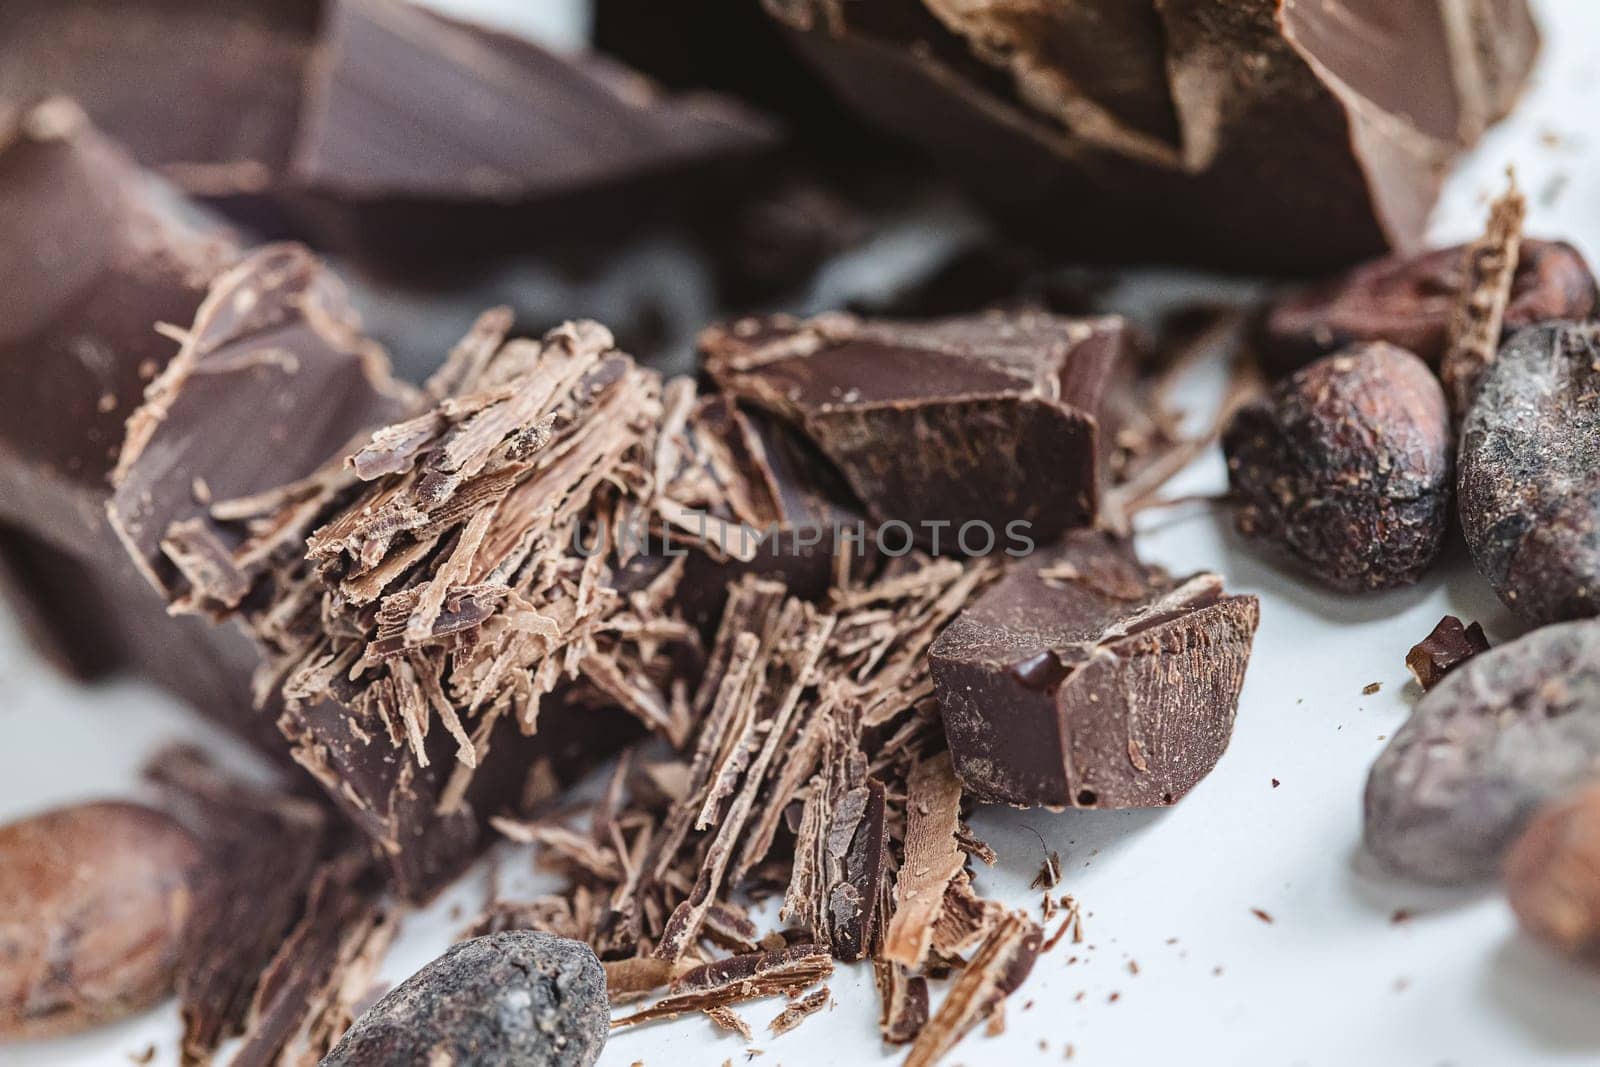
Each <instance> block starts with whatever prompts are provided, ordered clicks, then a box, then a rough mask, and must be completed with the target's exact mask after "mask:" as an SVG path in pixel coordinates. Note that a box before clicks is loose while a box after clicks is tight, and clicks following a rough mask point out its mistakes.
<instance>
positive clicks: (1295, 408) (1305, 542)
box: [1222, 342, 1454, 592]
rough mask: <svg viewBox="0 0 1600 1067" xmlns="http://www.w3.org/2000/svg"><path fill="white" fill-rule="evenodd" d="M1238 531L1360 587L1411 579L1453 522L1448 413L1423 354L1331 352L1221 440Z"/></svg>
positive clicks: (1325, 577)
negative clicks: (1234, 505)
mask: <svg viewBox="0 0 1600 1067" xmlns="http://www.w3.org/2000/svg"><path fill="white" fill-rule="evenodd" d="M1222 447H1223V451H1224V452H1226V453H1227V457H1228V481H1229V485H1230V486H1231V488H1232V492H1233V497H1234V499H1235V500H1236V502H1237V504H1238V510H1237V512H1236V514H1235V518H1236V521H1237V524H1238V527H1239V532H1240V533H1242V534H1244V535H1246V536H1247V537H1257V538H1262V539H1264V540H1270V541H1274V542H1277V543H1279V544H1281V545H1282V546H1283V547H1285V548H1286V549H1287V550H1288V551H1289V552H1290V553H1291V554H1293V556H1294V557H1295V558H1296V560H1297V561H1298V562H1299V564H1300V565H1301V566H1302V567H1303V569H1305V570H1306V571H1308V572H1309V573H1310V574H1311V575H1313V576H1314V577H1316V578H1317V579H1319V580H1321V581H1323V582H1325V583H1327V584H1328V585H1331V586H1333V587H1334V588H1336V589H1343V590H1347V591H1350V592H1358V591H1362V590H1370V589H1388V588H1392V587H1394V586H1399V585H1407V584H1410V583H1411V582H1415V581H1416V580H1417V579H1418V578H1420V577H1421V576H1422V575H1423V573H1424V572H1426V571H1427V569H1428V568H1429V567H1430V566H1432V564H1433V561H1434V560H1435V559H1436V558H1437V557H1438V555H1439V551H1440V548H1441V547H1442V546H1443V544H1444V535H1445V531H1446V529H1448V526H1449V509H1450V479H1451V470H1452V466H1453V463H1452V460H1453V458H1454V457H1453V456H1452V452H1451V435H1450V415H1449V410H1448V408H1447V407H1446V405H1445V399H1444V392H1443V390H1442V389H1441V388H1440V386H1439V381H1438V379H1437V378H1435V377H1434V376H1433V373H1432V372H1431V371H1429V370H1428V367H1427V365H1426V364H1424V363H1423V362H1422V361H1421V360H1420V359H1418V358H1417V357H1416V356H1413V355H1412V354H1411V353H1409V352H1406V351H1404V350H1402V349H1399V348H1395V347H1394V346H1393V345H1388V344H1383V343H1381V342H1376V343H1372V344H1365V345H1360V346H1357V347H1355V348H1352V349H1349V350H1347V351H1345V352H1341V353H1339V354H1337V355H1332V356H1324V357H1323V358H1322V359H1320V360H1318V361H1317V362H1315V363H1313V364H1311V366H1309V367H1306V368H1305V369H1303V370H1301V371H1299V372H1298V373H1296V374H1295V375H1294V376H1293V377H1291V378H1289V379H1288V380H1286V381H1284V382H1282V383H1281V384H1280V385H1279V386H1278V387H1277V388H1276V389H1275V390H1274V391H1273V393H1272V395H1271V396H1270V397H1269V398H1267V399H1266V400H1263V401H1260V402H1257V403H1254V404H1250V405H1248V406H1246V407H1244V408H1242V409H1240V411H1239V412H1238V413H1237V414H1236V415H1235V416H1234V418H1233V421H1232V422H1231V424H1230V425H1229V426H1228V429H1227V431H1226V432H1225V433H1224V435H1223V438H1222Z"/></svg>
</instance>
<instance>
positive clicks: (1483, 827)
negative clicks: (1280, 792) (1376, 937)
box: [1364, 621, 1600, 885]
mask: <svg viewBox="0 0 1600 1067" xmlns="http://www.w3.org/2000/svg"><path fill="white" fill-rule="evenodd" d="M1597 759H1600V623H1596V622H1591V621H1581V622H1573V623H1566V624H1562V625H1558V626H1547V627H1544V628H1543V629H1539V630H1535V631H1533V632H1532V633H1530V634H1528V635H1527V636H1526V637H1523V638H1521V639H1519V640H1517V641H1512V642H1511V643H1509V644H1505V645H1501V646H1500V647H1499V648H1496V649H1494V650H1493V651H1490V652H1485V653H1483V654H1482V655H1479V656H1474V657H1473V658H1472V659H1471V660H1469V661H1467V662H1466V663H1464V664H1462V665H1461V667H1460V668H1459V669H1458V670H1455V671H1452V672H1451V673H1450V675H1449V677H1447V678H1445V679H1444V681H1442V682H1440V683H1439V685H1438V686H1437V687H1435V688H1434V689H1433V690H1431V691H1430V692H1429V693H1428V695H1427V696H1425V697H1423V698H1422V700H1421V701H1420V702H1419V703H1418V704H1417V707H1416V710H1415V711H1413V712H1412V713H1411V717H1410V718H1409V719H1407V720H1406V723H1405V725H1404V726H1402V727H1401V728H1400V730H1399V732H1397V733H1396V734H1395V735H1394V737H1393V738H1392V739H1391V740H1390V741H1389V744H1388V746H1387V747H1385V748H1384V750H1383V752H1382V754H1381V755H1379V756H1378V759H1377V762H1376V763H1374V764H1373V765H1372V772H1371V774H1370V775H1369V776H1368V778H1367V791H1366V828H1365V832H1364V839H1365V841H1366V846H1367V849H1368V850H1369V851H1370V852H1371V853H1372V855H1373V856H1374V857H1376V858H1377V859H1378V860H1379V861H1380V862H1381V863H1382V864H1383V865H1384V866H1385V867H1387V868H1389V869H1390V870H1392V871H1394V872H1396V873H1397V874H1403V875H1406V876H1408V877H1411V878H1415V879H1417V880H1418V881H1422V882H1432V883H1439V884H1452V885H1453V884H1463V885H1464V884H1470V883H1475V882H1481V881H1485V880H1487V879H1490V878H1493V877H1494V875H1495V874H1496V872H1497V871H1498V870H1499V867H1500V859H1501V856H1502V854H1503V853H1504V852H1505V850H1506V848H1507V847H1508V846H1509V845H1510V844H1511V842H1512V841H1513V840H1514V839H1515V838H1516V835H1517V833H1518V832H1519V831H1520V830H1521V829H1522V827H1523V826H1524V825H1525V824H1526V823H1527V820H1528V819H1529V817H1531V816H1532V815H1533V813H1534V811H1535V810H1536V809H1537V808H1538V807H1539V805H1540V804H1541V803H1543V802H1544V801H1546V800H1549V799H1551V798H1552V797H1555V796H1558V795H1560V794H1561V793H1563V792H1565V791H1566V790H1567V789H1570V788H1573V787H1575V786H1577V785H1579V784H1582V783H1583V782H1585V781H1587V780H1589V779H1590V778H1592V777H1593V775H1594V768H1595V763H1596V760H1597Z"/></svg>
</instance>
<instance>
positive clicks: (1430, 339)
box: [1258, 240, 1600, 374]
mask: <svg viewBox="0 0 1600 1067" xmlns="http://www.w3.org/2000/svg"><path fill="white" fill-rule="evenodd" d="M1467 251H1468V246H1466V245H1456V246H1455V247H1452V248H1440V249H1437V250H1435V251H1432V252H1425V253H1423V254H1421V255H1417V256H1386V257H1384V258H1382V259H1378V260H1374V261H1373V262H1371V263H1363V264H1362V265H1361V266H1359V267H1356V268H1355V269H1353V270H1351V271H1350V272H1349V273H1347V274H1344V275H1342V276H1341V277H1338V278H1335V279H1333V280H1332V281H1328V282H1324V283H1322V284H1320V285H1316V286H1313V287H1312V288H1310V289H1307V290H1304V291H1302V292H1298V293H1295V294H1293V295H1291V296H1289V297H1287V298H1285V299H1284V300H1281V301H1279V302H1278V303H1277V304H1275V305H1273V307H1272V308H1271V309H1270V310H1269V311H1268V313H1267V317H1266V320H1265V322H1264V323H1263V325H1262V336H1261V340H1260V344H1259V345H1258V352H1259V354H1260V357H1261V361H1262V363H1263V364H1264V365H1265V366H1266V367H1267V369H1269V370H1271V371H1273V372H1275V373H1280V374H1287V373H1289V372H1291V371H1294V370H1298V369H1299V368H1300V367H1302V366H1304V365H1306V364H1307V363H1310V362H1312V361H1313V360H1315V359H1318V358H1320V357H1322V356H1325V355H1328V354H1330V353H1333V352H1337V351H1339V350H1340V349H1342V348H1347V347H1349V346H1350V345H1352V344H1356V343H1358V342H1362V341H1387V342H1389V343H1390V344H1392V345H1398V346H1399V347H1401V348H1404V349H1406V350H1407V351H1409V352H1412V353H1415V354H1416V355H1418V356H1421V357H1422V358H1423V359H1424V360H1426V361H1427V363H1428V365H1429V366H1431V367H1434V368H1438V366H1439V360H1440V358H1441V357H1442V356H1443V355H1444V352H1445V348H1446V345H1447V344H1448V340H1449V333H1450V317H1451V315H1453V314H1454V313H1455V310H1456V307H1457V305H1458V304H1459V303H1460V301H1461V295H1462V293H1461V291H1462V289H1463V288H1464V287H1465V285H1466V282H1467V271H1466V254H1467ZM1597 308H1600V292H1597V290H1596V288H1595V279H1594V275H1593V274H1591V273H1590V271H1589V266H1588V264H1587V263H1586V262H1584V258H1583V254H1582V253H1581V252H1579V251H1578V250H1577V249H1576V248H1573V247H1572V246H1571V245H1569V244H1567V243H1566V242H1565V241H1536V240H1524V241H1522V243H1521V246H1520V249H1519V252H1518V256H1517V267H1516V273H1515V274H1514V275H1513V277H1512V281H1511V296H1510V299H1509V300H1508V302H1507V303H1506V309H1505V315H1504V317H1503V319H1502V327H1503V329H1504V334H1505V336H1510V335H1511V334H1512V333H1513V332H1515V331H1516V330H1520V329H1521V328H1522V327H1524V326H1531V325H1533V324H1535V323H1539V322H1546V321H1550V320H1553V319H1577V320H1582V319H1587V318H1590V317H1591V316H1593V315H1594V313H1595V311H1596V310H1597Z"/></svg>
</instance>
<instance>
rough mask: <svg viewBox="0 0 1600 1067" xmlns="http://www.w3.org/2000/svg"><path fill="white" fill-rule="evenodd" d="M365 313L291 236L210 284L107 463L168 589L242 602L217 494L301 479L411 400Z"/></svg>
mask: <svg viewBox="0 0 1600 1067" xmlns="http://www.w3.org/2000/svg"><path fill="white" fill-rule="evenodd" d="M360 326H361V324H360V320H359V319H358V318H356V316H355V313H354V312H353V311H352V310H351V309H350V306H349V304H348V302H347V301H346V298H345V294H344V291H343V289H342V288H341V287H340V285H339V282H338V279H337V278H335V277H334V276H333V275H332V274H331V273H330V272H329V271H328V270H327V269H326V268H324V267H323V265H322V263H321V261H319V260H318V259H317V258H316V257H315V256H314V255H312V254H311V253H310V252H308V251H307V250H306V249H305V248H303V247H300V246H298V245H292V244H282V245H272V246H268V247H266V248H263V249H261V250H260V251H258V252H255V253H253V254H252V255H250V256H248V257H247V258H245V259H244V260H243V261H242V262H241V263H240V264H239V265H238V266H236V267H234V268H233V269H231V270H229V271H226V272H224V273H223V274H221V275H219V276H218V277H217V279H216V280H215V282H214V283H213V284H212V286H211V288H210V291H209V292H208V293H207V295H206V299H205V301H204V302H203V303H202V304H201V305H200V307H199V308H198V309H197V310H196V312H195V314H194V316H193V321H192V323H189V324H187V326H186V331H185V336H184V340H183V344H182V347H181V348H180V349H179V351H178V354H177V355H176V356H175V357H174V358H173V360H172V361H171V362H170V363H169V364H168V365H167V367H166V369H165V370H164V371H163V372H162V373H161V375H160V376H159V377H158V378H157V379H156V380H155V382H154V383H152V384H151V386H150V388H149V391H148V393H147V395H146V398H145V402H144V404H143V405H142V406H141V407H140V408H139V409H138V410H137V411H135V412H134V413H133V416H132V417H131V418H130V419H129V420H128V427H127V439H126V441H125V442H124V444H123V447H122V453H121V457H120V458H119V460H118V463H117V467H116V469H115V470H114V471H113V472H112V482H113V484H114V486H115V489H116V491H115V493H114V495H113V497H112V500H111V503H110V506H109V508H108V513H109V514H110V516H111V522H112V525H113V526H115V527H116V529H117V532H118V533H119V534H120V535H121V537H122V538H123V541H124V543H125V544H126V545H127V546H128V549H129V551H130V553H131V554H132V555H133V558H134V560H135V561H136V562H137V563H138V564H139V566H140V567H141V568H142V569H143V570H144V571H145V573H146V575H147V577H148V578H149V579H150V581H151V583H152V584H153V585H154V586H155V587H156V588H157V589H158V590H160V591H161V592H162V593H163V594H164V595H165V596H167V597H168V598H169V599H173V600H177V599H180V598H188V597H192V598H193V600H194V601H195V603H196V605H197V606H199V607H205V608H211V609H214V610H219V611H225V610H230V609H232V608H236V607H238V605H239V603H240V601H241V600H242V599H243V598H244V596H245V594H246V593H247V592H248V591H249V582H248V580H247V578H246V576H245V575H244V574H243V573H241V572H240V571H239V570H238V568H237V567H236V566H235V565H234V564H233V562H232V561H231V560H230V559H229V556H230V554H231V553H232V552H233V551H234V550H236V549H237V548H238V547H239V545H240V544H241V543H242V541H243V540H244V537H243V535H242V534H240V533H238V532H237V531H234V532H230V530H229V529H228V528H226V527H225V526H224V524H222V523H219V522H217V521H215V520H213V518H212V516H211V507H212V505H213V503H219V502H227V501H233V500H239V499H242V498H248V497H251V496H254V495H256V494H258V493H265V492H268V491H270V490H274V489H277V488H278V487H280V486H284V485H288V484H290V483H293V482H297V481H299V480H301V479H303V478H306V477H308V476H309V475H311V474H312V473H314V472H315V471H316V470H317V469H318V468H319V467H321V466H322V465H323V464H324V463H326V462H327V461H328V459H329V458H331V457H333V456H335V455H337V454H339V453H340V452H341V450H343V449H345V448H346V446H349V445H351V444H353V443H354V442H355V440H356V439H357V436H358V435H359V434H362V433H364V432H367V431H370V430H371V429H373V428H374V427H376V426H379V425H381V424H383V423H386V422H393V421H398V420H399V419H400V418H402V417H404V416H405V415H407V414H409V413H410V412H411V410H412V408H413V407H415V406H416V405H417V404H418V403H419V402H420V401H419V398H418V397H417V395H416V393H415V391H414V390H412V389H411V388H410V387H409V386H407V385H405V384H404V383H402V382H399V381H397V380H395V379H394V378H392V377H391V376H390V374H389V366H388V361H387V358H386V357H385V355H384V353H383V351H382V349H379V348H378V347H377V346H376V345H374V344H373V343H372V342H371V341H368V340H367V339H366V338H365V337H364V336H363V335H362V334H361V330H360ZM241 445H242V446H243V447H241ZM197 485H199V486H203V490H197V489H196V486H197Z"/></svg>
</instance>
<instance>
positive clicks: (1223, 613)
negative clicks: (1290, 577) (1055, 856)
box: [928, 531, 1259, 808]
mask: <svg viewBox="0 0 1600 1067" xmlns="http://www.w3.org/2000/svg"><path fill="white" fill-rule="evenodd" d="M1258 615H1259V607H1258V603H1257V601H1256V598H1255V597H1253V596H1230V595H1228V594H1225V593H1224V592H1223V589H1222V579H1221V578H1220V577H1219V576H1217V575H1215V574H1197V575H1194V576H1192V577H1189V578H1186V579H1183V580H1181V581H1175V580H1173V579H1171V578H1169V577H1168V576H1167V575H1165V574H1164V573H1162V572H1161V571H1158V570H1154V569H1152V568H1149V567H1146V566H1144V565H1142V564H1141V563H1139V561H1138V560H1137V559H1136V558H1135V557H1134V555H1133V551H1132V549H1131V547H1130V546H1129V545H1127V544H1126V543H1124V542H1120V541H1117V540H1114V539H1113V538H1111V537H1110V536H1109V535H1107V534H1102V533H1098V532H1087V531H1085V532H1079V533H1075V534H1073V535H1071V536H1069V537H1068V538H1067V539H1066V540H1065V541H1063V542H1062V543H1061V544H1059V545H1057V546H1055V547H1052V548H1049V549H1043V550H1041V551H1040V552H1039V553H1038V554H1036V555H1035V556H1033V557H1031V558H1029V559H1028V560H1027V561H1026V563H1025V564H1024V565H1021V566H1019V567H1017V568H1016V569H1015V570H1013V571H1012V572H1011V573H1010V574H1008V575H1006V576H1005V577H1004V578H1002V579H1000V581H998V582H997V583H995V585H993V586H992V587H991V588H990V589H989V590H988V591H986V592H985V593H983V594H982V595H981V596H980V597H978V599H977V600H976V601H974V602H973V603H972V604H970V605H969V606H968V607H967V608H966V610H964V611H963V612H962V613H961V614H960V615H959V616H957V618H956V620H955V622H953V623H951V625H950V626H949V627H948V628H947V629H946V630H945V631H944V633H943V634H941V635H940V636H939V639H938V640H937V641H936V642H934V644H933V647H932V648H931V649H930V650H929V653H928V660H929V665H930V667H931V668H932V671H933V681H934V686H935V688H936V690H937V692H938V696H939V707H940V709H941V710H942V712H943V714H944V729H945V737H946V739H947V740H948V741H949V744H950V755H951V758H952V760H953V762H954V765H955V770H956V774H957V775H959V776H960V778H961V781H962V784H963V786H964V787H965V788H966V790H967V791H968V792H970V793H972V794H974V795H976V796H978V797H979V798H981V799H984V800H989V801H1001V802H1004V803H1008V804H1015V805H1019V806H1022V807H1032V806H1035V805H1046V806H1050V807H1075V808H1140V807H1154V806H1158V805H1164V804H1174V803H1176V802H1177V801H1178V800H1179V799H1181V798H1182V797H1183V795H1184V794H1185V793H1187V792H1188V791H1189V790H1190V789H1191V788H1192V787H1193V786H1194V785H1195V783H1196V782H1198V781H1200V779H1202V778H1204V777H1205V776H1206V774H1207V773H1209V772H1210V770H1211V768H1212V767H1213V766H1215V765H1216V762H1217V760H1218V759H1219V758H1220V757H1221V755H1222V753H1223V750H1224V749H1226V748H1227V746H1228V738H1229V736H1230V734H1231V733H1232V731H1233V718H1234V713H1235V711H1236V710H1237V708H1238V701H1239V689H1240V686H1241V685H1242V684H1243V682H1244V672H1245V666H1246V664H1247V663H1248V661H1249V658H1250V646H1251V642H1252V640H1253V638H1254V636H1255V630H1256V623H1257V619H1258Z"/></svg>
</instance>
